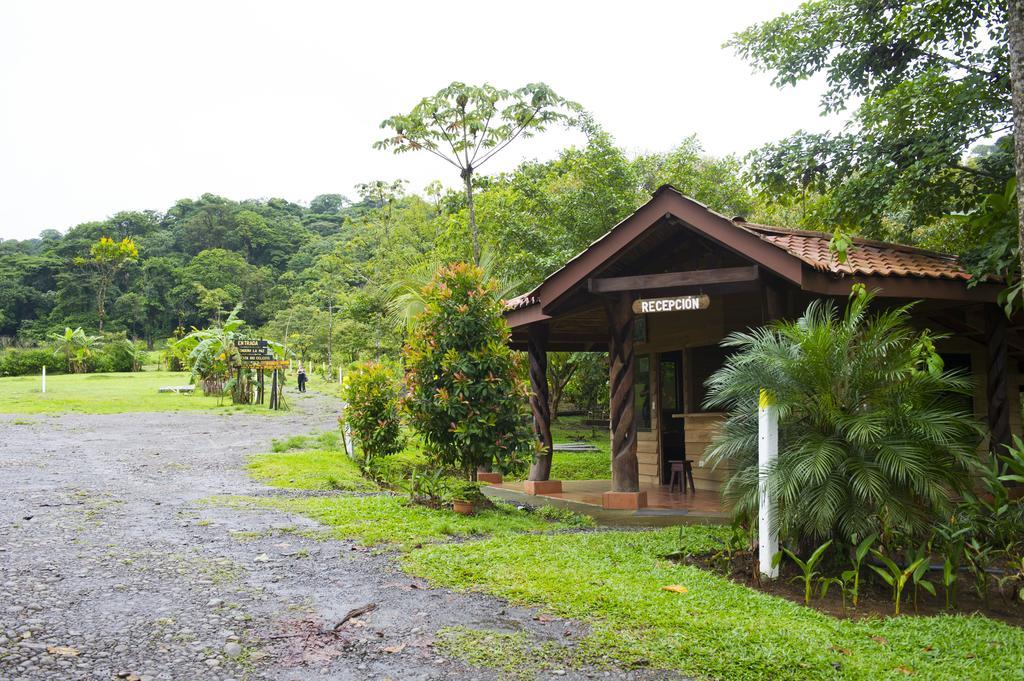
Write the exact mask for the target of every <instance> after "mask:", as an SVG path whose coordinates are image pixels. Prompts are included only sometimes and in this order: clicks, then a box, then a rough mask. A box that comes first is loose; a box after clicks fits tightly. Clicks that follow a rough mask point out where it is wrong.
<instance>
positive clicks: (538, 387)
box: [527, 324, 553, 480]
mask: <svg viewBox="0 0 1024 681" xmlns="http://www.w3.org/2000/svg"><path fill="white" fill-rule="evenodd" d="M528 333H529V341H528V343H529V346H528V353H529V356H530V389H531V392H530V409H531V410H532V411H533V432H534V435H536V436H537V441H538V442H540V446H541V448H542V450H543V451H541V452H538V453H537V456H536V458H535V459H534V461H533V464H532V465H531V466H530V475H529V476H528V477H527V479H528V480H548V479H549V478H550V477H551V455H552V447H553V444H552V438H551V409H550V406H549V403H548V378H547V368H548V357H547V344H548V327H547V325H545V324H534V325H533V326H531V327H529V329H528Z"/></svg>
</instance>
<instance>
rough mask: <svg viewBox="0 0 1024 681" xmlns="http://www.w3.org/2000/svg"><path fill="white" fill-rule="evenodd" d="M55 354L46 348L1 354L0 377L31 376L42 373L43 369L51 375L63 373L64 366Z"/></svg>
mask: <svg viewBox="0 0 1024 681" xmlns="http://www.w3.org/2000/svg"><path fill="white" fill-rule="evenodd" d="M62 364H63V363H62V362H61V360H60V359H59V358H58V357H54V355H53V352H51V351H50V350H47V349H45V348H33V349H29V350H21V349H16V348H9V349H7V350H4V351H3V352H0V376H29V375H32V374H39V373H42V371H43V367H44V366H45V367H46V372H47V373H50V374H59V373H63V371H64V366H62Z"/></svg>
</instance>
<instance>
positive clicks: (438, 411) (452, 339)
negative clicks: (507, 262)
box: [404, 263, 532, 480]
mask: <svg viewBox="0 0 1024 681" xmlns="http://www.w3.org/2000/svg"><path fill="white" fill-rule="evenodd" d="M503 311H504V306H503V304H502V301H501V298H500V297H499V296H498V295H497V292H496V287H495V285H494V284H487V283H485V282H484V278H483V272H481V271H480V268H478V267H476V266H475V265H467V264H463V263H460V264H455V265H451V266H448V267H445V268H443V269H441V270H440V271H439V272H438V273H437V276H436V278H435V279H434V282H433V284H432V285H431V286H430V288H429V289H428V291H427V294H426V308H425V309H424V311H423V313H422V315H421V317H420V319H419V322H418V323H417V324H416V326H415V328H414V330H413V332H412V335H411V337H410V339H409V341H408V343H407V345H406V346H405V350H404V355H405V365H406V388H407V395H406V398H405V406H406V410H407V411H408V413H409V417H410V421H411V423H412V425H413V427H414V428H415V429H416V430H417V431H418V432H419V433H420V435H422V436H423V439H424V441H425V442H426V444H427V447H428V449H429V450H430V453H431V454H432V456H433V457H435V458H436V460H437V461H438V463H440V464H441V465H443V466H450V467H453V468H458V469H460V470H462V471H464V472H465V473H466V475H467V477H470V478H471V479H474V480H475V479H476V471H477V469H478V468H480V467H488V466H491V465H494V466H495V467H497V468H498V470H499V471H501V472H505V473H508V472H513V471H516V470H520V469H521V468H522V467H523V465H524V464H525V457H524V454H525V452H527V451H529V449H530V446H531V443H532V436H531V434H530V431H529V426H528V418H527V411H526V405H527V399H526V388H525V386H524V385H523V383H522V382H521V381H520V380H519V376H518V372H517V367H516V363H515V359H514V357H513V354H512V351H511V350H510V349H509V347H508V339H509V330H508V325H507V324H506V323H505V319H504V317H503V316H502V312H503Z"/></svg>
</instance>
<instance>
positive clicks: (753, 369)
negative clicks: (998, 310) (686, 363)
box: [707, 288, 981, 542]
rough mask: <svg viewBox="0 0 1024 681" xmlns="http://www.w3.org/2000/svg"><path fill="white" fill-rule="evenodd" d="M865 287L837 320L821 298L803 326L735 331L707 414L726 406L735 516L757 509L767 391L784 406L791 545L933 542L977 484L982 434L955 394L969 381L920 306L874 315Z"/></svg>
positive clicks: (723, 439)
mask: <svg viewBox="0 0 1024 681" xmlns="http://www.w3.org/2000/svg"><path fill="white" fill-rule="evenodd" d="M872 298H873V296H872V295H871V294H870V293H867V292H866V291H864V290H863V289H862V288H860V289H859V290H857V291H855V293H854V294H853V295H851V297H850V300H849V303H848V305H847V308H846V311H845V313H843V314H840V313H839V311H838V310H837V308H836V306H835V304H834V303H832V302H831V301H828V302H826V301H815V302H812V303H811V304H810V305H809V306H808V308H807V310H806V312H805V313H804V315H803V316H802V317H801V318H800V319H798V320H797V321H795V322H788V321H783V322H777V323H775V324H772V325H769V326H766V327H762V328H759V329H755V330H751V331H748V332H745V333H734V334H731V335H730V336H728V337H727V338H726V339H725V340H724V341H723V343H722V344H723V345H724V346H726V347H729V348H735V349H736V350H737V352H736V353H735V354H733V355H732V356H731V357H729V358H728V359H727V360H726V362H725V365H724V366H723V367H722V369H720V370H719V371H717V372H716V373H715V374H714V375H713V376H712V377H711V378H710V379H709V380H708V387H709V398H708V400H707V406H709V407H719V408H722V407H724V408H726V409H728V410H729V412H730V413H729V416H728V418H727V420H726V422H725V424H724V428H723V430H722V433H721V435H720V436H719V437H718V438H716V440H715V442H714V443H713V444H712V446H711V447H710V448H709V450H708V457H709V459H710V461H711V462H712V464H717V463H719V462H723V461H730V462H732V464H733V465H734V466H735V467H736V469H737V471H736V474H735V475H734V476H733V477H732V478H731V479H730V480H729V481H728V482H727V483H726V485H725V487H724V490H723V494H724V496H725V497H726V499H727V501H729V502H731V504H732V507H733V509H734V512H735V513H736V514H737V515H745V514H746V515H751V516H756V513H757V505H758V461H757V397H758V393H759V391H760V390H761V389H766V390H768V391H769V392H770V393H771V394H772V395H773V396H774V398H775V402H776V404H777V405H778V409H779V457H778V461H777V463H776V465H775V466H774V467H773V468H772V469H771V470H769V471H768V486H769V490H770V493H771V494H773V495H774V496H775V498H776V499H777V500H778V514H777V518H776V522H777V525H778V529H779V531H780V533H781V535H782V536H783V537H789V538H794V539H796V540H799V541H801V542H810V541H815V540H821V539H827V538H835V539H836V540H837V541H842V540H843V539H844V538H846V537H851V536H854V535H857V536H866V535H869V534H872V533H876V532H878V533H882V534H884V532H885V531H886V529H887V528H896V529H899V530H900V531H901V532H909V533H911V534H914V533H918V534H920V535H922V536H923V535H924V534H925V533H926V530H927V529H928V528H929V527H930V526H931V525H932V524H933V523H934V520H935V518H940V517H948V512H949V510H950V507H951V502H952V500H953V499H954V498H955V496H956V495H958V494H960V493H961V492H962V491H963V490H964V489H965V488H966V487H967V485H968V480H969V471H970V470H971V469H972V468H973V466H974V465H975V464H976V460H977V456H976V453H975V447H976V445H977V444H978V442H979V439H980V436H981V427H980V425H979V424H978V423H977V422H976V420H975V419H974V417H973V415H971V414H970V413H969V412H968V411H966V410H965V409H964V408H963V406H962V402H961V401H959V400H958V398H961V396H962V395H965V394H968V393H969V392H970V390H971V383H970V381H969V380H968V378H967V377H966V376H964V375H963V374H961V373H957V372H949V371H943V369H942V366H941V360H939V358H938V356H937V355H935V353H934V348H933V346H932V344H931V338H930V337H929V336H928V335H927V334H926V333H924V334H922V333H919V332H917V331H915V330H913V329H912V328H911V326H910V325H909V310H910V306H903V307H898V308H895V309H890V310H886V311H883V312H879V313H877V314H873V315H872V314H869V312H868V308H869V305H870V302H871V300H872Z"/></svg>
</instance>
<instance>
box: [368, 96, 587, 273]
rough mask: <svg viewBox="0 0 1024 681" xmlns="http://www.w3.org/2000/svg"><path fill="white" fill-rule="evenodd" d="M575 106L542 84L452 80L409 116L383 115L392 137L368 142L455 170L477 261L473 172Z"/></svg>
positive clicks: (562, 119)
mask: <svg viewBox="0 0 1024 681" xmlns="http://www.w3.org/2000/svg"><path fill="white" fill-rule="evenodd" d="M578 110H579V105H578V104H575V103H573V102H570V101H568V100H566V99H563V98H562V97H560V96H558V95H557V94H555V92H554V91H553V90H552V89H551V88H549V87H548V86H547V85H545V84H543V83H530V84H529V85H526V86H524V87H521V88H519V89H518V90H512V91H510V90H501V89H498V88H495V87H494V86H492V85H488V84H484V85H481V86H472V85H466V84H464V83H459V82H453V83H451V84H450V85H448V86H447V87H445V88H443V89H441V90H439V91H438V92H437V94H435V95H433V96H432V97H424V98H423V99H422V100H421V101H420V103H419V104H417V105H416V106H415V107H413V109H412V111H410V112H409V113H408V114H404V115H403V114H400V115H396V116H392V117H391V118H388V119H386V120H385V121H383V122H382V123H381V124H380V127H381V128H390V129H392V130H393V131H394V133H395V134H394V135H393V136H391V137H386V138H385V139H382V140H380V141H378V142H376V143H375V144H374V145H373V146H374V148H376V149H391V150H393V151H394V153H396V154H399V153H404V152H408V151H419V150H426V151H428V152H430V153H432V154H434V155H435V156H437V157H438V158H441V159H443V160H444V161H446V162H447V163H449V164H451V165H452V166H454V167H456V168H458V169H459V177H460V178H461V179H462V182H463V186H464V187H465V194H466V206H467V208H468V210H469V231H470V236H471V238H472V242H473V262H474V263H477V264H479V262H480V237H479V234H478V232H477V225H476V213H475V212H474V207H473V189H474V182H473V181H474V173H475V172H476V171H477V169H479V168H480V166H482V165H483V164H485V163H486V162H487V161H489V160H490V159H492V158H493V157H494V156H495V155H496V154H498V153H499V152H500V151H501V150H502V149H504V148H505V147H507V146H508V145H509V144H511V143H512V142H513V140H515V139H516V138H518V137H530V136H532V135H533V134H534V133H536V132H541V131H543V130H544V129H545V128H546V127H547V126H548V125H550V124H552V123H556V122H569V121H571V118H570V114H571V113H573V112H576V111H578Z"/></svg>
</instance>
